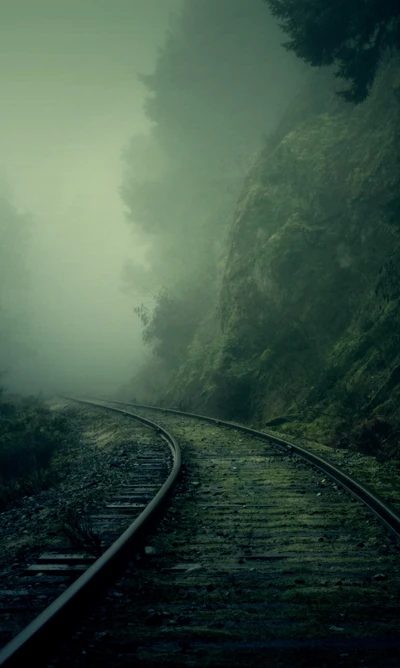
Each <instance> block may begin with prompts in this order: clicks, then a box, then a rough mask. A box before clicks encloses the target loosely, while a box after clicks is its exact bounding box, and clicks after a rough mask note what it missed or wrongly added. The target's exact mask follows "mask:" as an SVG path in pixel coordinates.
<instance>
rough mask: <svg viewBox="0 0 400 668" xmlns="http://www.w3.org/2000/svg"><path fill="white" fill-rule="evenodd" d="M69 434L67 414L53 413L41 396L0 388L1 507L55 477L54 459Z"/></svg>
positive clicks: (41, 487)
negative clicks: (8, 393) (10, 392)
mask: <svg viewBox="0 0 400 668" xmlns="http://www.w3.org/2000/svg"><path fill="white" fill-rule="evenodd" d="M67 437H68V438H70V437H71V429H70V424H69V419H68V417H67V415H61V414H60V413H57V414H55V413H52V412H51V411H50V410H49V409H48V408H47V407H46V406H45V405H44V403H43V401H42V400H41V399H40V398H35V397H27V398H25V397H24V398H22V397H12V398H11V397H6V396H5V395H4V393H3V391H1V390H0V510H3V509H4V508H5V507H6V505H7V504H8V503H9V502H10V501H13V500H15V499H17V498H20V497H22V496H26V495H29V494H33V493H35V492H38V491H40V490H41V489H45V488H47V487H49V486H51V484H53V483H54V482H55V481H56V478H57V476H56V473H55V471H53V470H52V468H51V459H52V456H53V454H54V453H55V451H56V449H57V448H59V447H60V446H62V444H63V443H65V441H66V438H67Z"/></svg>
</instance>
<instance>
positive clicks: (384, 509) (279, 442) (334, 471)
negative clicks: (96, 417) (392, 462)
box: [99, 399, 400, 541]
mask: <svg viewBox="0 0 400 668" xmlns="http://www.w3.org/2000/svg"><path fill="white" fill-rule="evenodd" d="M99 401H107V402H108V403H113V404H118V405H121V406H132V407H134V408H144V409H149V410H155V411H161V412H164V413H172V414H174V415H181V416H183V417H191V418H196V419H199V420H204V421H205V422H209V423H211V424H216V425H218V426H219V425H222V426H224V427H229V428H233V429H237V430H238V431H241V432H243V433H245V434H250V435H252V436H256V437H257V438H260V439H262V440H264V441H268V442H270V443H271V442H272V443H273V444H274V445H276V446H278V447H281V448H283V449H286V450H287V451H289V452H290V453H293V454H296V455H298V456H299V457H301V458H302V459H305V460H306V461H307V462H308V463H309V464H311V465H312V466H314V467H315V468H317V469H319V470H320V471H322V472H323V473H325V474H326V475H327V476H329V477H330V478H331V480H334V481H335V482H337V483H338V484H339V485H341V487H343V488H344V489H346V490H347V491H348V492H349V493H350V494H351V495H352V496H353V497H355V498H356V499H357V500H358V501H361V502H362V503H363V504H365V506H367V508H369V510H370V511H371V512H372V513H373V514H374V515H375V517H376V518H377V519H378V520H379V521H380V522H381V523H382V524H384V526H386V528H387V529H389V531H390V532H391V533H392V534H393V535H394V537H395V538H396V540H397V541H400V513H399V512H398V511H397V510H396V508H394V506H392V505H391V504H390V503H388V502H387V501H385V500H384V499H382V498H381V497H380V496H378V494H376V493H375V492H374V491H373V490H372V489H371V488H370V487H368V486H367V485H365V484H363V483H361V482H359V481H357V480H356V479H355V478H353V476H351V475H349V474H348V473H346V471H344V470H343V469H342V468H340V467H339V466H336V465H335V464H331V463H330V462H329V461H327V460H326V459H324V458H323V457H320V456H319V455H316V454H314V453H313V452H310V451H309V450H307V449H306V448H303V447H302V446H300V445H296V444H295V443H292V442H291V441H287V440H286V439H284V438H281V437H280V436H276V435H275V434H271V433H268V432H265V431H258V430H256V429H252V428H251V427H245V426H244V425H241V424H237V423H235V422H228V421H227V420H220V419H219V418H214V417H210V416H207V415H198V414H197V413H188V412H185V411H179V410H176V409H173V408H163V407H159V406H148V405H144V404H134V403H129V402H124V401H108V400H106V399H99Z"/></svg>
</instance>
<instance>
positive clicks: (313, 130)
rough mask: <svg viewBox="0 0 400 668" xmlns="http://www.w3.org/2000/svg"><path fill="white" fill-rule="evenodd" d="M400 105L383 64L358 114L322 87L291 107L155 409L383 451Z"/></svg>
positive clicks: (394, 317)
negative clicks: (217, 283) (178, 408)
mask: <svg viewBox="0 0 400 668" xmlns="http://www.w3.org/2000/svg"><path fill="white" fill-rule="evenodd" d="M399 95H400V67H399V62H398V61H397V60H393V61H391V62H389V63H388V64H387V65H386V67H385V68H383V70H382V72H381V74H380V76H379V77H378V79H377V81H376V83H375V85H374V88H373V91H372V94H371V95H370V97H369V98H368V99H367V100H366V101H365V102H364V103H363V104H361V105H358V106H354V105H349V104H347V103H345V102H343V101H341V100H340V99H339V98H338V97H337V96H336V95H335V92H334V90H333V89H332V81H330V80H329V79H328V78H327V77H326V75H324V76H321V77H320V79H319V80H317V82H315V81H314V82H313V84H312V86H311V87H309V88H306V89H305V90H304V91H303V92H302V93H301V94H300V95H299V96H298V97H297V98H296V100H295V101H294V102H293V103H292V104H291V105H290V108H289V109H288V110H287V112H286V113H285V114H284V116H283V118H282V121H281V123H280V125H279V126H278V128H277V130H276V131H275V132H274V134H273V135H272V136H270V137H269V138H268V140H267V142H266V145H265V146H264V148H263V150H262V151H261V152H260V154H259V155H258V157H257V160H256V161H255V164H254V166H253V167H252V169H251V170H250V172H249V174H248V176H247V179H246V183H245V185H244V188H243V190H242V193H241V196H240V198H239V201H238V204H237V207H236V212H235V216H234V221H233V225H232V230H231V233H230V239H229V249H228V257H227V260H226V266H225V270H224V276H223V286H222V289H221V292H220V295H219V303H218V307H217V314H216V322H215V321H214V314H209V318H208V320H207V321H206V322H205V323H204V322H203V324H202V326H201V327H200V328H199V329H198V331H197V334H196V336H195V338H194V340H193V342H192V344H191V345H190V346H189V349H188V354H187V356H186V358H185V361H184V362H183V364H182V366H181V368H180V369H179V371H178V372H177V374H176V376H175V380H174V382H173V383H172V389H169V391H167V392H166V395H165V396H164V397H163V399H164V401H166V402H167V403H175V404H182V402H184V404H185V405H188V406H189V405H190V407H191V408H195V409H197V410H207V411H213V412H214V413H218V414H222V415H224V416H225V417H228V418H235V419H237V420H238V419H242V420H247V421H252V422H255V423H257V424H259V425H265V424H267V423H268V422H270V421H271V420H273V422H275V423H280V424H281V425H283V424H285V427H284V428H285V429H286V430H289V429H290V430H291V431H293V432H294V433H296V434H303V435H308V436H310V437H317V438H320V439H322V440H325V441H327V442H331V441H333V440H335V441H337V439H338V438H340V439H341V440H342V442H347V441H348V440H349V438H350V436H349V434H351V432H352V430H354V429H355V430H356V432H357V435H358V436H359V435H360V434H364V436H365V433H364V432H365V430H367V432H368V433H370V432H371V434H372V435H371V434H370V435H371V439H372V441H373V443H375V441H374V439H375V437H376V436H377V435H378V436H377V438H378V441H382V439H383V440H385V442H386V441H388V440H389V441H390V438H389V439H388V438H387V437H388V435H389V434H390V433H391V432H392V431H393V427H394V425H395V423H396V420H397V412H396V411H397V409H396V404H397V398H398V396H399V394H400V346H399V324H400V323H399V313H398V300H399V296H400V292H399V286H400V283H399V269H398V266H399V265H398V259H399V255H400V251H399V241H400V236H399V232H400V230H399V223H400V220H399V214H400V207H399V199H398V194H397V193H398V191H399V185H400V165H399V156H398V147H399V145H400V144H399V128H400V109H399V104H398V103H399ZM188 397H189V401H188ZM282 416H283V417H282ZM277 418H278V419H277ZM281 428H283V427H282V426H281ZM360 430H361V431H360ZM381 432H382V433H381ZM382 434H384V438H383V436H382ZM353 438H354V433H353ZM363 440H364V441H365V438H363ZM367 440H368V439H367ZM364 445H365V443H364ZM385 445H386V446H387V447H388V443H387V442H386V443H385ZM371 447H372V449H373V448H374V447H375V446H374V444H372V445H371Z"/></svg>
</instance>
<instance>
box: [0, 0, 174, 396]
mask: <svg viewBox="0 0 400 668" xmlns="http://www.w3.org/2000/svg"><path fill="white" fill-rule="evenodd" d="M180 5H181V0H1V12H0V13H1V20H0V52H1V58H0V91H1V123H0V147H1V152H0V181H1V182H2V184H4V183H5V184H6V186H5V187H6V190H7V192H8V193H9V197H10V198H11V199H12V201H13V203H14V204H15V205H16V206H17V208H18V209H19V210H22V211H29V212H30V213H31V214H32V215H33V217H34V226H33V230H32V240H31V258H32V259H31V262H30V267H29V268H30V270H31V288H30V307H31V321H30V322H29V325H28V327H29V329H30V341H31V342H32V348H33V350H34V354H32V356H31V357H30V359H29V361H28V362H26V360H25V361H24V365H23V366H22V365H21V368H20V369H19V370H17V371H16V372H15V373H14V385H15V386H18V389H20V390H21V391H23V390H25V391H37V390H39V389H40V388H41V387H42V388H43V389H44V390H45V391H57V390H63V391H66V392H67V391H69V390H71V391H77V390H79V389H82V390H88V391H90V390H94V389H95V388H98V390H99V391H101V390H102V389H103V388H106V389H110V390H112V389H113V388H115V387H117V386H118V385H119V384H120V383H121V382H124V381H127V380H128V379H129V378H130V376H131V375H132V368H133V361H134V358H135V347H136V349H137V350H138V349H139V348H140V332H139V324H138V322H137V320H136V318H135V316H134V315H133V313H132V307H133V304H132V302H131V300H130V299H129V298H128V297H127V296H125V295H123V294H122V292H121V291H120V285H121V268H122V265H123V263H124V261H125V260H126V259H128V258H129V257H139V258H141V257H143V249H142V248H140V246H139V245H138V242H137V241H136V242H135V238H134V237H133V235H132V232H131V229H130V228H128V226H127V224H126V223H125V221H124V213H123V205H122V203H121V200H120V197H119V194H118V188H119V187H120V185H121V183H122V169H123V166H122V163H121V161H120V152H121V149H122V148H123V146H124V145H126V143H127V141H128V139H129V137H130V136H132V135H134V134H138V133H140V132H146V130H147V129H148V122H147V121H146V119H145V117H144V112H143V108H142V105H143V101H144V94H145V91H144V88H143V86H142V84H141V83H140V81H139V80H138V78H137V73H138V72H139V73H146V72H150V71H152V69H153V66H154V63H155V59H156V56H157V47H158V46H159V45H162V43H163V41H164V39H165V34H166V30H167V29H168V25H169V18H170V15H171V12H176V11H178V10H179V7H180ZM2 188H3V189H4V185H2ZM8 382H9V384H10V379H9V380H8ZM18 384H19V385H18Z"/></svg>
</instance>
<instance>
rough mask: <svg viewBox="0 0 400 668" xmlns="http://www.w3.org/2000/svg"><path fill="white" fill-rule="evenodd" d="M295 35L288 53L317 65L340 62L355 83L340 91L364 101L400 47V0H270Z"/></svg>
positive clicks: (339, 66) (339, 69)
mask: <svg viewBox="0 0 400 668" xmlns="http://www.w3.org/2000/svg"><path fill="white" fill-rule="evenodd" d="M264 1H265V2H266V3H267V4H268V5H269V7H270V9H271V12H272V14H273V15H274V16H276V17H277V18H278V19H279V20H280V21H281V27H282V29H283V30H284V32H286V33H287V35H289V38H290V39H289V41H288V42H286V44H285V45H284V46H285V47H286V48H287V49H288V51H293V52H294V53H295V54H296V55H297V56H299V57H300V58H302V59H303V60H305V61H306V62H308V63H310V64H311V65H313V66H317V67H319V66H322V65H335V66H336V67H337V70H336V73H335V75H336V76H337V77H340V78H342V79H345V80H347V81H349V82H350V87H349V88H347V89H346V90H342V91H340V92H339V95H341V96H342V97H343V98H344V99H345V100H346V101H348V102H355V103H360V102H362V101H363V100H365V98H366V97H367V96H368V94H369V92H370V89H371V86H372V84H373V82H374V80H375V77H376V74H377V71H378V68H379V65H380V63H381V61H382V59H383V57H384V55H385V53H386V52H387V51H388V50H390V49H398V48H399V46H400V2H399V1H398V0H264Z"/></svg>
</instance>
